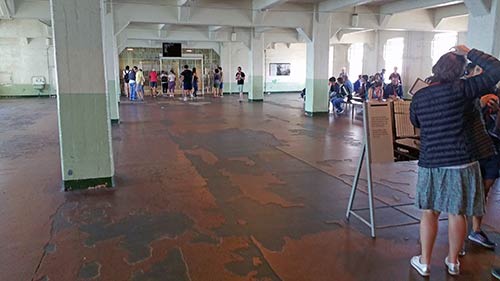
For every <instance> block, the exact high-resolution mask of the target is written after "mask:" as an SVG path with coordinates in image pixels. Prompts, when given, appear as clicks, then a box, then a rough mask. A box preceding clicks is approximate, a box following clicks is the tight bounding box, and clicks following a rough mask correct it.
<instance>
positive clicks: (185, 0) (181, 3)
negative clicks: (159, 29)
mask: <svg viewBox="0 0 500 281" xmlns="http://www.w3.org/2000/svg"><path fill="white" fill-rule="evenodd" d="M190 3H191V0H177V6H178V8H177V20H178V21H180V22H188V21H189V17H190V13H191V7H190V6H191V5H190Z"/></svg>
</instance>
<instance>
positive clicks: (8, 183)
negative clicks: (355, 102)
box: [0, 94, 500, 281]
mask: <svg viewBox="0 0 500 281" xmlns="http://www.w3.org/2000/svg"><path fill="white" fill-rule="evenodd" d="M265 99H266V100H265V102H264V103H246V102H245V103H242V104H239V103H238V102H237V97H235V96H232V97H225V98H223V99H213V98H205V99H203V100H201V101H198V102H196V103H182V102H180V101H170V100H167V99H159V100H156V101H152V100H151V99H149V97H148V98H147V101H146V102H145V103H139V104H130V103H128V102H123V103H122V105H121V120H122V123H121V124H120V125H115V126H113V149H114V159H115V166H116V188H115V189H109V190H94V191H80V192H71V193H64V192H61V188H60V181H61V175H60V166H59V165H60V159H59V147H58V130H57V112H56V110H57V109H56V101H55V99H15V100H6V99H2V100H0V104H1V106H0V175H1V176H0V192H1V194H0V225H1V227H0V248H1V249H2V250H1V251H0V280H9V281H10V280H133V281H142V280H193V281H194V280H208V281H212V280H213V281H221V280H297V281H306V280H314V281H319V280H346V281H348V280H363V281H368V280H422V278H420V277H419V275H418V274H417V273H416V272H415V271H414V270H412V269H411V268H410V266H409V259H410V257H411V256H412V255H414V254H417V253H419V244H418V225H417V224H416V223H418V220H417V218H418V216H419V212H418V210H416V209H415V208H414V207H413V206H412V205H411V203H412V202H413V197H414V181H415V176H416V166H415V163H398V164H393V165H389V166H380V165H379V166H375V167H374V180H375V182H376V184H375V195H376V201H375V205H376V206H377V207H378V208H377V210H376V220H377V223H378V224H379V225H380V226H384V227H385V228H383V229H379V230H378V231H377V235H378V237H377V238H376V239H371V238H370V236H369V231H368V228H367V227H365V226H364V225H363V224H361V223H360V222H359V221H358V220H357V219H355V218H353V219H351V220H350V222H346V221H345V220H344V216H345V209H346V205H347V200H348V197H349V191H350V186H349V184H350V183H351V182H352V178H353V174H354V169H355V166H356V162H357V159H358V157H359V152H360V148H361V144H362V143H361V139H362V138H361V129H362V128H361V122H360V121H354V122H352V121H351V120H350V118H349V117H348V116H343V117H340V118H333V117H332V116H330V117H326V116H325V117H315V118H308V117H305V116H304V115H303V113H302V109H301V107H302V102H301V100H299V99H298V95H295V94H294V95H278V94H276V95H270V96H266V97H265ZM362 184H364V183H363V182H362ZM366 199H367V197H366V195H365V194H364V193H359V195H358V198H357V202H356V207H357V208H365V207H366V206H367V200H366ZM489 203H490V204H489V206H488V211H489V213H488V215H487V218H486V227H485V228H486V230H488V231H489V233H490V236H491V238H493V239H494V240H496V241H497V242H500V216H499V214H500V192H499V188H498V187H496V189H495V190H494V191H493V196H492V198H491V200H490V202H489ZM388 204H389V205H392V206H394V207H387V206H388ZM364 214H365V215H366V214H367V213H366V211H364ZM440 227H441V230H440V233H439V236H438V240H437V243H436V248H435V254H434V260H433V262H432V266H433V268H432V271H433V272H432V277H431V278H430V280H490V276H489V268H490V266H491V265H492V264H496V265H500V250H496V252H493V251H487V250H483V249H481V248H479V247H477V246H474V245H468V246H469V252H468V254H467V256H466V257H465V258H463V259H462V275H461V276H460V277H458V278H451V277H449V276H447V274H446V272H445V270H444V265H443V259H444V257H445V256H446V249H447V232H446V227H447V222H446V220H442V221H441V223H440Z"/></svg>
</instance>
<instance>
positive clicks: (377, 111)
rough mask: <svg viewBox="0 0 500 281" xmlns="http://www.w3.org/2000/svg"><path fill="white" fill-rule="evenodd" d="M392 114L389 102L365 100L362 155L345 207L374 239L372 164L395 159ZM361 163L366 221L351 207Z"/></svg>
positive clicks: (347, 216) (349, 214)
mask: <svg viewBox="0 0 500 281" xmlns="http://www.w3.org/2000/svg"><path fill="white" fill-rule="evenodd" d="M392 119H393V114H392V103H391V102H369V103H367V102H365V103H364V104H363V127H364V141H363V149H362V151H361V157H360V158H359V162H358V166H357V168H356V174H355V176H354V180H353V183H352V189H351V195H350V197H349V204H348V206H347V214H346V218H347V219H348V220H349V218H350V216H351V215H353V216H355V217H356V218H358V219H359V220H361V221H362V222H363V223H364V224H366V225H367V226H369V227H370V230H371V236H372V237H373V238H375V228H376V226H375V212H374V206H373V182H372V171H371V163H372V162H373V163H384V162H393V161H394V155H393V150H394V148H393V147H394V144H393V138H394V136H393V129H392V124H393V120H392ZM363 162H364V163H365V168H366V177H367V178H366V180H367V183H368V206H369V213H370V220H369V221H368V220H366V219H365V218H363V217H362V216H361V215H359V214H358V213H356V211H355V210H353V203H354V199H355V197H356V191H357V188H358V183H359V178H360V176H361V169H362V167H363Z"/></svg>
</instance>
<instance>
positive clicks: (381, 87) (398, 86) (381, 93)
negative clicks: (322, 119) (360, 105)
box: [328, 67, 403, 114]
mask: <svg viewBox="0 0 500 281" xmlns="http://www.w3.org/2000/svg"><path fill="white" fill-rule="evenodd" d="M384 75H385V69H382V71H381V72H379V73H375V74H374V75H372V76H368V75H366V74H365V75H359V76H358V79H357V80H356V81H355V82H354V84H353V83H352V82H351V81H350V80H349V77H348V75H347V72H346V69H345V68H343V69H342V72H340V73H339V75H338V78H335V77H330V79H328V86H329V97H330V102H331V103H332V106H333V109H334V110H335V112H336V113H337V114H342V113H343V112H344V110H343V108H342V104H343V103H346V102H349V101H350V100H351V99H352V98H353V97H356V98H358V99H360V100H362V101H365V100H366V101H383V100H387V99H394V100H396V99H402V98H403V85H402V80H401V75H400V74H399V73H398V68H397V67H394V72H393V73H391V74H390V76H389V80H390V81H391V82H390V83H388V84H386V83H385V82H384Z"/></svg>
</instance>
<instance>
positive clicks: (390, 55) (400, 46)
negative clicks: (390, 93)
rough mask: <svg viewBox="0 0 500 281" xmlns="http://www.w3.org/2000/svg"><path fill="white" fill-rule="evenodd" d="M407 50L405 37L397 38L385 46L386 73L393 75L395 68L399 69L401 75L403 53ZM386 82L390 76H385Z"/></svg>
mask: <svg viewBox="0 0 500 281" xmlns="http://www.w3.org/2000/svg"><path fill="white" fill-rule="evenodd" d="M404 49H405V39H404V38H403V37H396V38H392V39H389V40H387V42H386V43H385V45H384V61H385V69H386V73H392V71H393V69H394V67H397V68H398V72H399V74H401V73H402V71H403V52H404ZM385 76H386V77H385V79H386V82H387V83H389V82H390V81H388V78H389V75H385Z"/></svg>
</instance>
